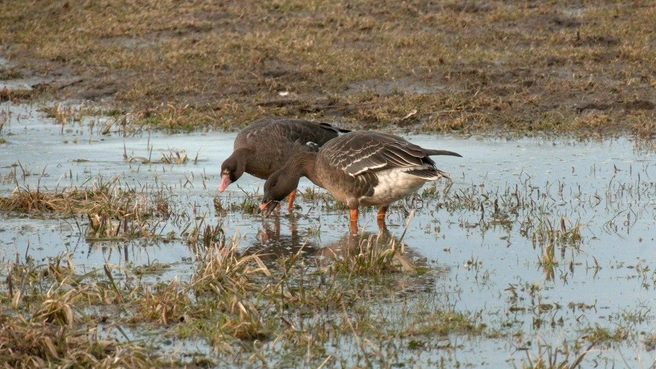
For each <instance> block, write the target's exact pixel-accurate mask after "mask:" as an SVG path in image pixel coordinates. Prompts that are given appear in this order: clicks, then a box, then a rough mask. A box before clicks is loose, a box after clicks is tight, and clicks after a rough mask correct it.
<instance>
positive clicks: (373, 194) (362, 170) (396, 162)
mask: <svg viewBox="0 0 656 369" xmlns="http://www.w3.org/2000/svg"><path fill="white" fill-rule="evenodd" d="M431 155H451V156H461V155H460V154H457V153H455V152H452V151H446V150H432V149H424V148H421V147H419V146H417V145H414V144H412V143H410V142H408V141H406V140H405V139H403V138H401V137H398V136H394V135H390V134H385V133H379V132H351V133H347V134H344V135H342V136H339V137H337V138H335V139H333V140H331V141H330V142H328V143H327V144H325V145H324V146H322V147H321V149H319V151H318V152H309V151H306V152H303V153H299V154H296V155H294V156H293V157H292V158H291V159H289V161H287V163H286V164H285V165H284V166H283V167H282V168H281V169H280V170H279V171H277V172H275V173H273V174H272V175H271V176H269V178H268V179H267V181H266V183H265V184H264V198H263V199H262V204H261V205H260V209H261V210H262V211H263V212H264V214H265V216H266V215H269V214H270V213H271V211H272V210H273V209H274V208H275V206H276V204H277V203H278V202H279V201H280V200H282V199H283V198H285V196H287V195H289V193H290V192H291V191H293V190H294V189H295V188H296V187H297V186H298V180H299V179H300V177H302V176H305V177H307V178H309V179H310V180H311V181H312V182H313V183H314V184H316V185H317V186H320V187H323V188H325V189H326V190H328V192H330V193H331V194H332V195H333V196H335V198H336V199H337V200H339V201H342V202H345V203H346V204H347V206H348V207H349V208H350V210H351V213H350V221H351V222H350V231H351V232H352V233H357V228H358V226H357V221H358V208H359V206H360V205H364V206H371V205H377V206H380V210H379V211H378V215H377V217H376V218H377V220H378V226H379V227H380V228H384V227H385V213H386V212H387V207H388V205H389V204H390V203H391V202H393V201H396V200H398V199H401V198H403V197H405V196H407V195H409V194H411V193H413V192H415V191H417V190H418V189H419V188H420V187H421V186H423V185H424V183H426V182H428V181H434V180H437V179H439V178H441V177H447V178H448V174H447V173H445V172H443V171H441V170H439V169H437V168H436V167H435V162H434V161H433V160H432V159H431V158H430V157H429V156H431Z"/></svg>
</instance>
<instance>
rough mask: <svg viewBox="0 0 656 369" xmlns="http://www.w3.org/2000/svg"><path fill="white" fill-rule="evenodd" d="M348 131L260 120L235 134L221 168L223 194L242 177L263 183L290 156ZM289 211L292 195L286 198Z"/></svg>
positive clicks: (276, 119) (304, 122)
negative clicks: (246, 175) (230, 151)
mask: <svg viewBox="0 0 656 369" xmlns="http://www.w3.org/2000/svg"><path fill="white" fill-rule="evenodd" d="M345 132H349V131H348V130H345V129H341V128H338V127H335V126H332V125H330V124H328V123H315V122H311V121H307V120H302V119H293V118H287V117H264V118H260V119H257V120H255V121H253V122H251V123H250V124H249V125H248V126H247V127H246V128H244V129H242V130H241V131H239V133H238V134H237V137H236V138H235V142H234V146H233V151H232V154H231V155H230V156H229V157H228V158H227V159H225V161H224V162H223V163H222V164H221V183H220V184H219V187H218V191H219V192H223V191H225V189H226V188H227V187H228V186H229V185H230V184H231V183H234V182H235V181H237V180H238V179H239V178H240V177H241V176H242V175H243V174H244V173H248V174H250V175H252V176H255V177H257V178H261V179H267V178H268V177H269V176H270V175H271V174H273V173H274V172H275V171H277V170H278V169H280V168H281V167H282V166H283V165H284V164H285V163H286V162H287V160H289V158H291V157H292V156H293V155H295V154H298V153H305V152H313V151H315V152H316V151H317V150H318V149H319V147H321V146H322V145H324V144H325V143H326V142H328V141H330V140H331V139H333V138H335V137H337V136H338V135H339V134H340V133H345ZM289 195H290V197H289V204H288V207H287V208H288V209H289V210H291V209H292V206H293V203H294V197H295V195H296V191H291V193H290V194H289Z"/></svg>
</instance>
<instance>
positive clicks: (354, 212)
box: [349, 208, 358, 234]
mask: <svg viewBox="0 0 656 369" xmlns="http://www.w3.org/2000/svg"><path fill="white" fill-rule="evenodd" d="M349 230H350V231H351V234H355V233H358V208H355V209H351V224H350V227H349Z"/></svg>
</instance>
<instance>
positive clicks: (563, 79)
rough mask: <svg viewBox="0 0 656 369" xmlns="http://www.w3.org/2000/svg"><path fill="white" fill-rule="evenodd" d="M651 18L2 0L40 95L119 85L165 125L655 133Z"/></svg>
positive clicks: (8, 49) (413, 6) (11, 39)
mask: <svg viewBox="0 0 656 369" xmlns="http://www.w3.org/2000/svg"><path fill="white" fill-rule="evenodd" d="M655 17H656V6H655V5H654V4H653V3H651V2H648V1H635V2H631V3H626V4H620V3H617V2H614V1H610V0H608V1H600V2H595V3H586V4H585V5H580V4H573V3H572V4H570V3H562V2H551V3H540V2H501V1H489V2H484V3H476V2H469V3H467V2H465V3H463V2H452V1H447V2H437V3H436V2H426V1H410V2H401V3H399V2H394V1H383V2H376V3H371V2H366V1H356V2H349V3H348V4H346V3H343V2H339V1H334V0H333V1H327V2H305V1H265V2H259V1H257V2H256V1H245V2H244V1H227V2H226V1H223V2H219V3H216V2H210V1H199V2H184V3H180V2H177V1H164V2H162V1H143V2H132V1H96V2H88V1H68V2H65V3H63V4H62V3H48V4H43V3H42V2H39V1H24V2H12V1H8V2H3V3H2V4H0V34H2V38H1V41H0V42H1V43H2V46H3V47H4V49H5V55H6V56H5V57H6V58H8V59H9V60H10V61H11V62H12V65H10V66H7V67H0V76H2V78H6V79H10V78H17V77H24V78H26V77H33V76H36V77H39V76H49V77H48V78H46V79H44V81H43V83H40V84H39V85H38V86H36V88H35V89H34V91H33V92H32V95H33V96H34V97H38V96H42V95H44V94H45V96H53V95H54V96H56V97H59V98H68V97H73V98H85V99H92V100H93V99H100V98H103V97H111V98H113V102H114V104H116V106H118V107H119V110H120V111H122V113H123V114H126V115H128V116H129V117H130V118H131V119H134V120H135V121H137V122H138V123H139V124H150V125H155V126H158V127H161V128H165V129H206V128H208V127H212V128H216V127H223V128H225V127H234V126H241V125H243V124H245V123H246V122H248V121H250V120H252V119H254V118H256V117H259V116H262V115H272V114H281V115H288V116H303V117H309V118H321V119H328V120H337V121H342V122H343V123H348V122H358V124H361V125H364V126H365V127H375V128H378V127H382V126H385V125H390V124H392V125H396V126H399V127H404V128H411V129H419V130H424V131H439V132H464V133H467V132H481V131H484V132H487V131H490V130H503V131H511V132H520V133H527V132H531V131H548V132H552V131H555V132H559V133H570V132H577V133H579V134H582V135H590V134H609V133H610V134H612V133H619V132H630V131H635V132H636V133H638V134H639V135H640V136H643V137H644V136H648V137H652V136H653V135H654V130H653V127H647V126H646V125H645V124H644V123H641V122H648V121H653V120H654V118H655V114H656V113H655V112H656V109H655V108H656V101H655V100H654V98H653V88H654V86H655V85H656V79H655V78H654V75H653V73H651V72H650V71H653V70H654V68H655V67H656V65H655V64H654V63H655V62H654V60H656V55H654V48H653V45H652V44H651V41H650V40H651V39H652V36H651V33H650V32H651V28H652V27H651V25H652V23H653V19H654V18H655ZM50 76H52V77H50ZM12 94H13V95H16V96H12ZM4 95H6V96H5V97H4V99H11V98H13V97H16V98H18V99H19V100H20V99H25V98H26V97H25V96H22V95H21V96H18V92H15V93H14V92H12V91H8V92H7V93H6V94H4ZM4 95H3V96H4ZM404 118H405V119H404Z"/></svg>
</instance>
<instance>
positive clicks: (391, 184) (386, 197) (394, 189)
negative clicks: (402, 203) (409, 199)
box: [360, 169, 427, 205]
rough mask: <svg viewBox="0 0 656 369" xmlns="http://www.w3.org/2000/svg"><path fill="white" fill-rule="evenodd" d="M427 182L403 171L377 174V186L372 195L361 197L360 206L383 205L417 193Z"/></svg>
mask: <svg viewBox="0 0 656 369" xmlns="http://www.w3.org/2000/svg"><path fill="white" fill-rule="evenodd" d="M426 182H427V181H426V180H425V179H424V178H420V177H417V176H414V175H411V174H408V173H406V172H405V170H403V169H391V170H386V171H382V172H379V173H378V185H377V186H376V187H374V195H373V196H367V197H362V198H361V199H360V204H362V205H384V204H389V203H390V202H392V201H396V200H399V199H401V198H404V197H406V196H408V195H410V194H412V193H415V192H417V190H419V189H420V188H421V186H423V185H424V183H426Z"/></svg>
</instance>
